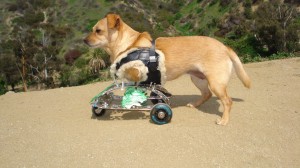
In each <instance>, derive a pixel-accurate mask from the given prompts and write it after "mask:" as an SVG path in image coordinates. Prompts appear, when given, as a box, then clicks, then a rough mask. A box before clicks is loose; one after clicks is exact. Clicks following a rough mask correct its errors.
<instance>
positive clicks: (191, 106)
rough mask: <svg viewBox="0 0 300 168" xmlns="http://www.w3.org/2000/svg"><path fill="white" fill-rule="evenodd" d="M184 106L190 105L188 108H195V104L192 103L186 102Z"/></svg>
mask: <svg viewBox="0 0 300 168" xmlns="http://www.w3.org/2000/svg"><path fill="white" fill-rule="evenodd" d="M186 106H187V107H190V108H195V106H194V104H193V103H188V104H187V105H186Z"/></svg>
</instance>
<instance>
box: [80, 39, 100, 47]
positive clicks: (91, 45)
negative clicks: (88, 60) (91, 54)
mask: <svg viewBox="0 0 300 168" xmlns="http://www.w3.org/2000/svg"><path fill="white" fill-rule="evenodd" d="M83 42H84V43H85V44H86V45H88V46H89V47H92V48H97V47H100V46H101V44H100V43H98V44H91V43H90V42H89V40H87V39H84V40H83Z"/></svg>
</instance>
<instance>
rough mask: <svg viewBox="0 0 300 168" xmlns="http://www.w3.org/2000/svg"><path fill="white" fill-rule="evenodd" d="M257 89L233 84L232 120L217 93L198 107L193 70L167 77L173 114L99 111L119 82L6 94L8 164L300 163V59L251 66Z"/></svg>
mask: <svg viewBox="0 0 300 168" xmlns="http://www.w3.org/2000/svg"><path fill="white" fill-rule="evenodd" d="M245 68H246V71H247V72H248V74H249V75H250V76H251V78H252V83H253V87H252V88H251V89H250V90H249V89H246V88H244V87H243V85H242V84H241V82H240V81H239V80H238V79H237V77H236V76H235V75H233V76H232V78H231V81H230V84H229V94H230V95H231V97H232V98H233V101H234V104H233V108H232V111H231V121H230V123H229V124H228V125H227V126H225V127H224V126H218V125H216V124H215V120H216V119H217V118H218V117H220V116H221V112H220V111H221V110H222V107H221V106H220V102H219V101H218V100H217V99H216V97H215V96H214V97H212V98H211V99H210V100H209V101H208V102H207V103H206V104H204V105H202V106H201V107H199V108H198V109H192V108H188V107H185V104H187V103H188V102H189V101H191V100H193V99H195V98H196V97H198V96H199V91H198V90H197V89H196V88H195V87H194V86H193V85H192V83H191V81H190V79H189V77H188V76H183V77H181V78H179V79H177V80H174V81H171V82H169V83H167V85H166V88H167V89H168V90H169V91H170V92H171V93H173V94H174V97H173V98H172V104H173V105H172V108H173V119H172V122H171V123H169V124H166V125H155V124H153V123H151V122H150V119H149V113H147V112H145V113H143V112H124V113H116V112H108V113H106V114H105V116H103V117H102V118H94V117H92V114H91V111H90V104H89V100H90V99H91V98H92V97H93V96H94V95H96V94H97V93H99V91H101V90H102V89H104V88H106V87H107V86H108V85H109V84H110V83H111V82H103V83H95V84H90V85H86V86H80V87H71V88H59V89H53V90H46V91H36V92H29V93H8V94H6V95H3V96H0V167H1V168H4V167H180V168H181V167H189V168H190V167H251V168H252V167H300V122H299V120H300V117H299V116H300V58H294V59H287V60H277V61H270V62H263V63H253V64H247V65H246V66H245Z"/></svg>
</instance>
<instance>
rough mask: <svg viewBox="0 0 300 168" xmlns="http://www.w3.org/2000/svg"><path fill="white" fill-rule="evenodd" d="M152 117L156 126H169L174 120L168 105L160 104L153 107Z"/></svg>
mask: <svg viewBox="0 0 300 168" xmlns="http://www.w3.org/2000/svg"><path fill="white" fill-rule="evenodd" d="M150 116H151V120H152V121H153V122H154V123H155V124H159V125H162V124H167V123H169V122H170V121H171V119H172V110H171V108H170V107H169V106H168V105H167V104H165V103H158V104H156V105H154V106H153V107H152V109H151V112H150Z"/></svg>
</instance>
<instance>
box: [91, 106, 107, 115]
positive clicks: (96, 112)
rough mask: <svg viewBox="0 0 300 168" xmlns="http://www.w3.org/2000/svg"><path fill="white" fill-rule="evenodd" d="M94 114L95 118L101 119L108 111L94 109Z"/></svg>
mask: <svg viewBox="0 0 300 168" xmlns="http://www.w3.org/2000/svg"><path fill="white" fill-rule="evenodd" d="M92 112H93V114H94V115H95V116H97V117H101V116H103V115H104V114H105V112H106V110H105V109H100V108H98V107H92Z"/></svg>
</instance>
